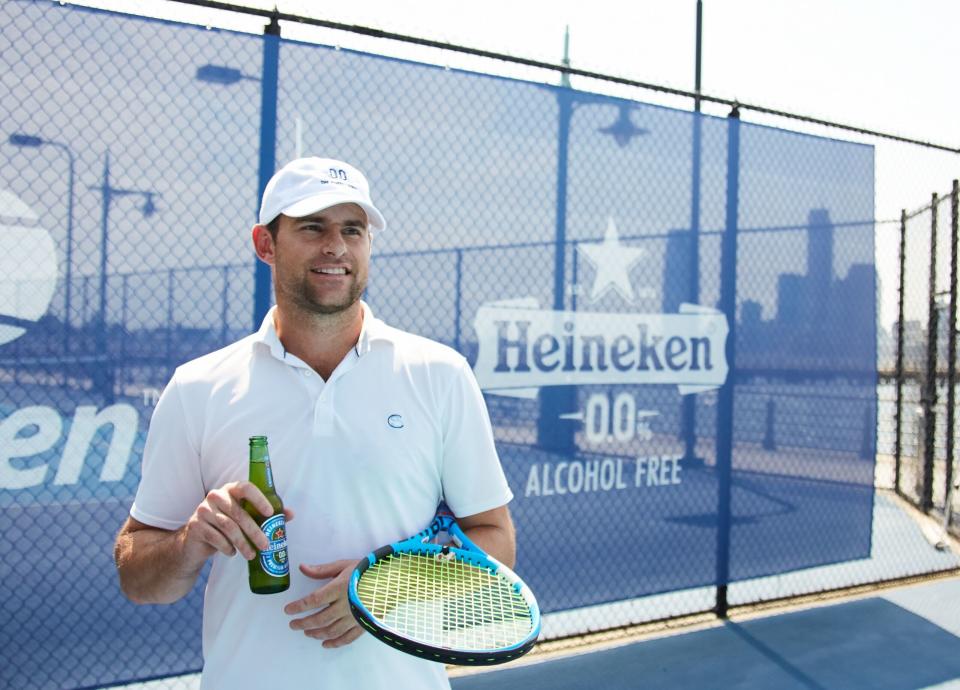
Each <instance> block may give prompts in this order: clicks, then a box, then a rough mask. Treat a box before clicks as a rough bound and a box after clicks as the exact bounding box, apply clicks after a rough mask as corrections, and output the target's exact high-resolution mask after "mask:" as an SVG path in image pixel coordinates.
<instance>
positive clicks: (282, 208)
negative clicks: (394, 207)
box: [253, 158, 386, 314]
mask: <svg viewBox="0 0 960 690" xmlns="http://www.w3.org/2000/svg"><path fill="white" fill-rule="evenodd" d="M385 225H386V223H385V222H384V219H383V215H382V214H381V213H380V211H379V210H378V209H377V208H376V207H375V206H374V205H373V202H372V201H371V200H370V192H369V187H368V185H367V181H366V179H365V178H364V177H363V175H362V174H361V173H360V171H358V170H357V169H356V168H354V167H353V166H351V165H348V164H346V163H343V162H341V161H336V160H331V159H324V158H301V159H298V160H295V161H293V162H291V163H289V164H287V165H286V166H284V167H283V168H282V169H281V170H280V171H278V172H277V173H276V175H274V176H273V178H272V179H271V180H270V182H269V183H268V184H267V187H266V190H265V191H264V196H263V203H262V205H261V209H260V223H258V224H257V225H255V226H254V229H253V242H254V247H255V249H256V251H257V255H258V256H259V257H260V258H261V259H262V260H263V261H265V262H266V263H268V264H270V265H271V266H272V267H273V269H274V287H275V290H276V295H277V304H278V305H280V306H282V307H284V308H288V307H289V308H295V309H297V310H298V311H301V312H306V313H312V314H335V313H338V312H343V311H345V310H348V309H351V308H355V305H356V304H357V301H358V300H359V299H360V295H361V294H362V293H363V290H364V289H365V287H366V283H367V271H368V267H369V259H370V248H371V244H370V243H371V235H370V232H371V229H373V228H376V229H383V228H384V226H385Z"/></svg>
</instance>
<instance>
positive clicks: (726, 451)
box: [715, 108, 740, 618]
mask: <svg viewBox="0 0 960 690" xmlns="http://www.w3.org/2000/svg"><path fill="white" fill-rule="evenodd" d="M739 205H740V111H739V109H737V108H734V109H733V110H732V111H731V112H730V115H729V117H728V118H727V211H726V223H725V227H724V233H723V239H722V241H721V242H722V245H721V250H720V251H721V258H720V310H721V311H722V312H723V313H724V315H725V316H726V318H727V323H728V324H729V328H730V332H729V334H728V335H727V343H726V345H727V348H726V349H727V365H728V372H729V373H728V374H727V380H726V381H725V382H724V383H723V385H722V386H721V387H720V391H719V394H718V396H717V469H716V473H717V560H716V565H717V574H716V587H717V598H716V608H715V611H716V614H717V616H719V617H720V618H726V617H727V610H728V603H727V584H728V583H729V582H730V527H731V488H732V486H731V485H732V479H733V477H732V475H733V408H734V386H735V381H736V376H737V365H736V342H737V328H736V324H737V319H736V315H737V222H738V215H739Z"/></svg>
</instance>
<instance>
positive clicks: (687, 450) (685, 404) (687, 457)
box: [680, 0, 703, 466]
mask: <svg viewBox="0 0 960 690" xmlns="http://www.w3.org/2000/svg"><path fill="white" fill-rule="evenodd" d="M702 34H703V1H702V0H697V54H696V71H695V74H694V93H695V94H696V96H695V97H694V101H693V110H694V115H693V138H692V142H691V150H692V154H693V156H692V158H693V160H692V165H691V169H692V174H691V180H690V245H689V252H690V254H689V257H690V265H689V267H688V268H687V271H688V272H689V281H690V291H689V295H688V299H689V300H690V303H691V304H698V303H699V302H700V169H701V166H702V163H701V149H702V144H701V141H702V138H703V118H702V117H701V115H700V78H701V69H700V64H701V57H702V51H701V47H702V40H701V37H702ZM680 418H681V431H680V436H681V437H682V438H683V460H684V462H685V463H686V464H687V465H690V466H695V465H702V464H703V460H702V458H698V457H697V396H696V395H694V394H689V395H685V396H683V398H682V401H681V416H680Z"/></svg>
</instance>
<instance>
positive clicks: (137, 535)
mask: <svg viewBox="0 0 960 690" xmlns="http://www.w3.org/2000/svg"><path fill="white" fill-rule="evenodd" d="M182 537H183V535H182V530H177V531H168V530H163V529H157V528H142V529H136V530H129V529H127V528H124V530H123V531H122V532H121V533H120V536H118V537H117V542H116V546H115V547H114V558H115V560H116V564H117V572H118V574H119V576H120V588H121V589H122V590H123V593H124V594H125V595H126V596H127V598H128V599H130V600H131V601H133V602H134V603H137V604H172V603H173V602H175V601H177V600H179V599H181V598H183V597H184V596H186V594H187V593H188V592H189V591H190V590H191V589H193V586H194V584H195V583H196V581H197V577H198V576H199V575H200V571H201V569H202V568H203V564H204V562H205V560H206V559H200V558H198V556H196V555H194V556H192V557H190V556H188V555H187V553H186V551H185V549H184V548H183V539H182Z"/></svg>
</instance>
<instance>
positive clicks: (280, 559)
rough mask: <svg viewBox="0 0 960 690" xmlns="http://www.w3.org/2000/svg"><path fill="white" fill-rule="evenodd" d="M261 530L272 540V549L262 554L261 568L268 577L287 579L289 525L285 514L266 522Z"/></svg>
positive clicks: (261, 526)
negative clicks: (284, 516) (284, 517)
mask: <svg viewBox="0 0 960 690" xmlns="http://www.w3.org/2000/svg"><path fill="white" fill-rule="evenodd" d="M260 529H261V530H263V533H264V534H265V535H266V536H267V539H269V540H270V547H269V548H268V549H267V550H266V551H261V552H260V566H261V567H262V568H263V571H264V572H265V573H267V574H268V575H272V576H273V577H285V576H286V575H287V573H289V572H290V564H289V563H287V523H286V520H284V519H283V513H279V514H278V515H274V516H272V517H269V518H267V519H266V520H264V521H263V524H262V525H260Z"/></svg>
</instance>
